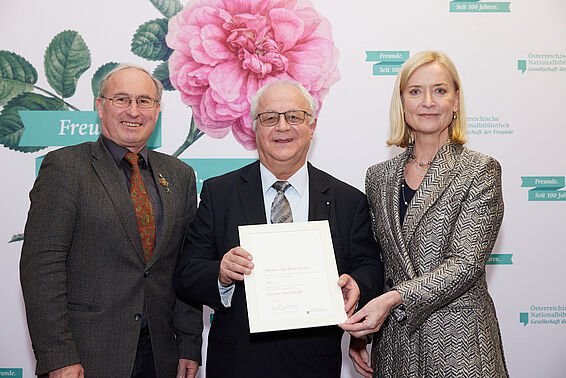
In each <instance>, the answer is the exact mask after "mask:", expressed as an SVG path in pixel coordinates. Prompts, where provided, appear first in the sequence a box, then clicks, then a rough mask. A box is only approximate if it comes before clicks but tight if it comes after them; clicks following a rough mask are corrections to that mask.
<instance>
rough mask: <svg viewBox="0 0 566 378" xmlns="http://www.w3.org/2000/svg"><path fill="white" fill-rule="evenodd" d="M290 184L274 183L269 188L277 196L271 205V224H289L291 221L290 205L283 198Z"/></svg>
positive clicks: (283, 182)
mask: <svg viewBox="0 0 566 378" xmlns="http://www.w3.org/2000/svg"><path fill="white" fill-rule="evenodd" d="M290 186H291V184H289V183H288V182H287V181H276V182H275V184H273V185H271V187H272V188H273V189H275V190H277V195H276V196H275V198H274V199H273V203H272V204H271V223H290V222H292V221H293V214H292V213H291V205H290V204H289V200H288V199H287V197H285V191H286V190H287V188H289V187H290Z"/></svg>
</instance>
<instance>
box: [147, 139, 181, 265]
mask: <svg viewBox="0 0 566 378" xmlns="http://www.w3.org/2000/svg"><path fill="white" fill-rule="evenodd" d="M147 153H148V158H149V163H150V164H151V170H152V172H153V180H154V182H155V186H156V187H157V192H158V193H159V197H160V199H161V206H162V209H163V224H162V229H161V235H160V237H159V240H158V244H157V245H156V246H155V249H154V251H153V253H152V254H151V257H150V258H149V261H148V263H147V267H148V268H149V267H151V266H152V265H153V264H155V261H157V259H158V258H159V255H160V252H161V251H162V250H163V249H164V248H165V247H166V246H167V242H168V241H169V238H170V237H171V232H172V231H173V226H174V222H175V217H174V214H175V209H174V207H175V200H174V197H173V195H172V193H170V192H168V191H167V188H166V187H165V186H163V185H161V184H160V179H161V180H166V179H167V178H169V177H173V175H172V174H170V173H169V171H168V170H167V168H166V166H165V165H163V162H162V161H161V158H160V156H159V155H158V154H156V153H154V152H153V151H151V150H148V151H147ZM159 175H161V176H159Z"/></svg>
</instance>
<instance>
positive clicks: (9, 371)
mask: <svg viewBox="0 0 566 378" xmlns="http://www.w3.org/2000/svg"><path fill="white" fill-rule="evenodd" d="M23 376H24V369H23V368H0V377H10V378H22V377H23Z"/></svg>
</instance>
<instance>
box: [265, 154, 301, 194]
mask: <svg viewBox="0 0 566 378" xmlns="http://www.w3.org/2000/svg"><path fill="white" fill-rule="evenodd" d="M259 171H260V174H261V186H262V189H263V194H266V193H267V191H268V190H269V189H270V188H271V186H272V185H273V184H274V183H275V181H278V179H277V177H275V175H274V174H273V173H271V171H269V169H267V168H266V167H265V166H264V165H263V164H262V163H261V162H260V163H259ZM287 182H289V184H291V186H292V187H293V188H294V189H295V190H296V191H297V193H298V194H299V196H300V197H302V196H303V195H304V194H305V192H306V190H307V186H308V184H309V175H308V171H307V162H306V161H305V164H303V166H302V167H301V168H299V170H298V171H297V172H295V174H293V176H291V177H289V178H288V179H287Z"/></svg>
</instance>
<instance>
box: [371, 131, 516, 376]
mask: <svg viewBox="0 0 566 378" xmlns="http://www.w3.org/2000/svg"><path fill="white" fill-rule="evenodd" d="M410 154H412V147H410V148H409V149H408V150H407V151H405V152H404V153H402V154H400V155H399V156H397V157H394V158H393V159H390V160H388V161H385V162H383V163H380V164H377V165H374V166H372V167H370V168H369V169H368V171H367V174H366V194H367V197H368V201H369V205H370V212H371V216H372V224H373V228H374V232H375V236H376V238H377V240H378V241H379V243H380V244H381V249H382V259H383V262H384V265H385V284H386V288H385V289H386V290H388V289H391V288H393V289H395V290H397V291H398V292H399V293H400V294H401V297H402V298H403V305H404V314H403V315H405V319H404V320H403V319H402V317H399V318H398V319H399V320H396V318H395V317H392V316H389V317H388V319H387V320H386V321H385V323H384V324H383V326H382V328H381V329H380V331H379V332H378V333H377V334H375V338H374V343H373V347H372V365H373V367H374V369H375V373H374V374H375V376H376V377H445V376H447V377H506V376H508V373H507V368H506V366H505V359H504V356H503V349H502V344H501V336H500V331H499V326H498V322H497V317H496V313H495V307H494V304H493V301H492V299H491V297H490V295H489V293H488V290H487V281H486V273H485V265H486V263H487V260H488V258H489V255H490V253H491V251H492V249H493V246H494V244H495V240H496V238H497V234H498V232H499V228H500V226H501V221H502V218H503V197H502V192H501V167H500V165H499V163H498V162H497V161H496V160H495V159H493V158H491V157H489V156H486V155H483V154H480V153H478V152H474V151H471V150H469V149H467V148H465V147H463V146H462V145H459V144H454V143H450V142H449V143H447V144H445V145H444V146H443V147H442V148H441V149H440V150H439V151H438V153H437V155H436V156H435V158H434V161H433V162H432V164H431V166H430V167H429V170H428V172H427V173H426V175H425V177H424V179H423V181H422V183H421V185H420V186H419V188H418V189H417V191H416V193H415V196H414V197H413V199H412V201H411V202H410V203H409V206H408V208H407V212H406V215H405V220H404V222H403V223H402V222H401V219H400V214H399V196H400V189H401V188H400V187H401V181H402V179H403V172H404V167H405V164H406V161H407V158H408V157H409V155H410Z"/></svg>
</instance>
